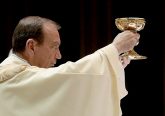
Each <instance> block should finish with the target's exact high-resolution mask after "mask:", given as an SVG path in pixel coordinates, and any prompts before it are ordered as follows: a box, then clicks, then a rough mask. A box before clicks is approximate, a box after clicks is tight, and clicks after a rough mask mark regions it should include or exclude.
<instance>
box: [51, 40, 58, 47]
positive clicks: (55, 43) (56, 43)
mask: <svg viewBox="0 0 165 116" xmlns="http://www.w3.org/2000/svg"><path fill="white" fill-rule="evenodd" d="M51 45H53V46H54V45H55V46H60V43H59V42H57V41H55V42H54V41H52V42H51Z"/></svg>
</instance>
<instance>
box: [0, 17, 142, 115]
mask: <svg viewBox="0 0 165 116" xmlns="http://www.w3.org/2000/svg"><path fill="white" fill-rule="evenodd" d="M58 29H60V26H59V25H58V24H57V23H55V22H53V21H52V20H49V19H46V18H42V17H39V16H28V17H25V18H23V19H21V20H20V22H19V23H18V25H17V26H16V28H15V31H14V33H13V38H12V50H13V51H12V52H13V53H12V54H11V55H9V56H8V57H7V58H6V59H5V60H4V61H3V62H2V63H1V64H0V82H1V83H0V96H1V98H0V104H1V105H0V115H1V116H121V109H120V100H121V99H122V98H123V97H124V96H125V95H126V94H127V91H126V89H125V81H124V67H125V66H126V65H127V64H128V63H129V60H128V62H126V63H125V61H127V60H125V58H124V59H123V60H124V62H123V65H122V63H121V61H120V59H119V56H120V54H122V53H123V52H127V51H129V50H131V49H133V47H134V46H135V45H136V43H137V42H138V40H139V37H140V36H139V34H138V33H134V32H131V31H124V32H122V33H119V34H118V35H117V36H116V37H115V39H114V41H113V42H112V43H111V44H109V45H107V46H105V47H103V48H101V49H99V50H97V51H96V52H94V53H93V54H90V55H88V56H86V57H84V58H82V59H80V60H78V61H76V62H70V61H68V62H67V63H65V64H62V65H60V66H58V67H53V66H54V64H55V63H56V60H57V59H60V58H61V53H60V50H59V46H60V44H61V41H60V36H59V32H58Z"/></svg>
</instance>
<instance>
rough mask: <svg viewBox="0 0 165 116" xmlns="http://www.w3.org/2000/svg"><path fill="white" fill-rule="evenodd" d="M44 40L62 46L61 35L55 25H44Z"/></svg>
mask: <svg viewBox="0 0 165 116" xmlns="http://www.w3.org/2000/svg"><path fill="white" fill-rule="evenodd" d="M43 34H44V40H45V41H49V42H53V43H58V44H60V43H61V41H60V35H59V32H58V27H57V26H56V25H55V24H53V23H49V22H48V23H45V24H44V25H43Z"/></svg>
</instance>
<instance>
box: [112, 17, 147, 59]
mask: <svg viewBox="0 0 165 116" xmlns="http://www.w3.org/2000/svg"><path fill="white" fill-rule="evenodd" d="M115 25H116V26H117V28H118V29H119V30H121V31H124V30H130V31H133V32H137V31H141V30H142V29H143V28H144V26H145V19H144V18H139V17H125V18H116V19H115ZM138 44H139V42H138V43H137V45H138ZM122 55H125V56H128V57H129V58H130V59H131V60H142V59H146V58H147V57H146V56H142V55H139V54H138V53H137V52H135V50H134V49H133V50H130V51H128V52H126V53H123V54H122Z"/></svg>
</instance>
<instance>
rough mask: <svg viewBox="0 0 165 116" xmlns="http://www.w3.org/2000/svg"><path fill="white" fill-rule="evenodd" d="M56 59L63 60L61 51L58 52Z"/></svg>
mask: <svg viewBox="0 0 165 116" xmlns="http://www.w3.org/2000/svg"><path fill="white" fill-rule="evenodd" d="M55 57H56V59H61V58H62V55H61V53H60V50H58V51H57V52H56V56H55Z"/></svg>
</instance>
